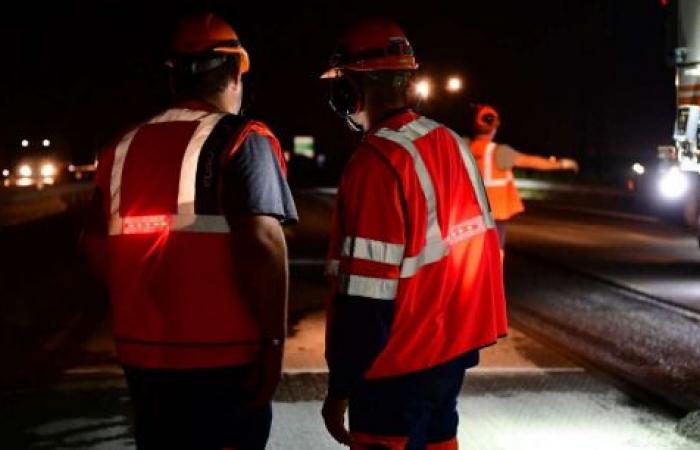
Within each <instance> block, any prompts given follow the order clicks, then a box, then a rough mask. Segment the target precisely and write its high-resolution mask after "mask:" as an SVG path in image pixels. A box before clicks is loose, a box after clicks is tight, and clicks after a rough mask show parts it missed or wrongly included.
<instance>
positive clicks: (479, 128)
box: [474, 105, 501, 134]
mask: <svg viewBox="0 0 700 450" xmlns="http://www.w3.org/2000/svg"><path fill="white" fill-rule="evenodd" d="M475 109H476V111H475V114H474V129H475V130H476V132H477V133H480V134H487V133H491V132H492V131H494V130H495V129H496V128H498V127H499V126H500V125H501V118H500V116H499V115H498V111H496V109H495V108H494V107H493V106H489V105H476V108H475Z"/></svg>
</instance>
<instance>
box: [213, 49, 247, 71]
mask: <svg viewBox="0 0 700 450" xmlns="http://www.w3.org/2000/svg"><path fill="white" fill-rule="evenodd" d="M212 51H214V52H216V53H223V54H226V55H239V56H240V71H241V73H247V72H248V71H249V70H250V57H249V56H248V52H247V51H246V50H245V49H244V48H243V47H240V46H238V47H214V48H213V49H212Z"/></svg>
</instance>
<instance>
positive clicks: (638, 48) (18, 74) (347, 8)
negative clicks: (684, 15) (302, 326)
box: [0, 0, 674, 173]
mask: <svg viewBox="0 0 700 450" xmlns="http://www.w3.org/2000/svg"><path fill="white" fill-rule="evenodd" d="M51 3H52V4H51V5H49V2H25V3H23V6H22V7H21V8H20V10H17V11H15V10H14V9H13V10H10V9H9V8H10V7H9V6H7V5H4V6H3V8H4V11H3V14H2V15H1V16H2V18H1V19H0V23H1V24H2V25H1V27H0V37H2V39H3V42H4V50H5V51H4V52H3V60H2V63H1V67H2V69H3V70H2V71H1V72H2V73H1V75H0V96H1V98H2V101H3V105H4V108H2V112H1V114H2V117H1V120H0V142H1V143H2V147H0V148H1V151H2V158H3V160H8V159H9V158H11V157H12V156H13V155H15V154H16V153H17V152H19V140H20V139H21V138H22V137H24V136H29V137H34V138H35V139H41V138H43V136H44V135H47V136H49V137H51V138H52V140H53V141H54V142H57V143H59V146H60V147H62V148H63V149H65V151H67V152H69V153H70V154H71V155H72V157H73V158H74V159H87V160H89V159H91V157H92V154H93V153H94V152H95V150H96V149H98V148H99V147H100V146H102V145H104V144H105V143H106V142H109V141H110V140H112V139H114V137H115V136H116V135H117V134H118V133H119V132H120V131H121V130H125V129H126V128H127V127H128V126H129V125H131V124H135V123H138V121H140V120H143V119H145V118H147V117H148V116H149V115H150V114H152V113H154V112H156V111H157V110H158V109H159V108H161V107H163V106H165V105H167V102H168V91H167V86H166V83H165V80H166V74H165V71H164V68H163V66H162V61H163V60H164V57H165V52H166V48H167V43H168V40H169V36H170V33H171V32H172V29H173V26H174V24H175V22H176V20H177V18H178V17H180V16H181V15H182V14H183V13H186V12H188V11H193V10H197V9H202V8H208V9H210V10H212V11H214V12H217V13H219V14H220V15H222V16H223V17H225V18H226V19H228V20H229V21H230V22H231V23H232V24H233V25H234V27H235V28H236V29H237V31H238V32H239V35H240V36H241V39H242V42H243V44H244V46H245V47H246V48H247V49H248V51H249V53H250V55H251V62H252V67H251V73H250V74H249V76H247V77H246V79H245V89H246V97H247V99H248V100H247V101H248V103H249V104H250V107H249V108H248V114H249V115H250V116H252V117H254V118H257V119H261V120H263V121H265V122H267V123H268V124H269V125H270V126H271V127H272V128H273V130H274V131H275V132H276V133H277V134H278V135H279V137H280V138H281V140H282V143H283V145H284V146H285V147H287V148H289V147H291V139H292V137H293V136H294V135H295V134H311V135H314V136H316V139H317V149H318V150H321V151H323V152H326V153H328V154H329V155H331V157H333V156H334V155H339V154H341V153H342V152H343V151H344V150H346V149H347V148H348V147H349V146H350V145H351V143H352V139H353V136H352V134H351V133H349V132H347V131H346V130H345V128H344V125H343V124H342V123H341V121H340V120H339V119H338V118H336V117H335V116H334V115H333V113H332V112H331V111H330V110H329V108H328V107H327V104H326V90H325V86H324V85H323V83H321V82H320V81H319V80H318V75H319V74H320V72H321V71H322V70H323V69H324V68H325V65H326V62H327V60H328V56H329V55H330V53H331V51H332V49H333V46H334V42H335V39H336V37H337V36H338V34H339V32H340V31H341V30H342V29H343V28H344V27H345V26H346V25H348V24H349V23H351V22H353V21H354V20H356V19H357V18H360V17H364V16H380V17H387V18H392V19H395V20H396V21H397V22H398V23H399V24H400V25H402V26H403V27H404V29H405V30H406V32H407V34H408V36H409V39H410V40H411V42H412V44H413V46H414V48H415V50H416V53H417V57H418V60H419V62H420V63H421V69H420V71H421V73H424V74H426V75H430V76H432V77H433V78H435V80H436V84H440V85H441V84H442V83H443V81H442V80H443V79H444V77H446V76H447V75H448V74H451V73H459V74H462V75H463V76H464V78H465V80H466V83H467V90H466V92H464V93H463V94H461V95H459V96H453V97H447V96H446V95H444V94H441V96H440V98H437V99H434V100H433V101H431V102H429V103H428V104H426V105H425V109H426V111H427V112H430V113H431V114H432V115H433V116H436V117H437V118H438V119H440V120H443V121H445V122H447V123H448V124H450V125H451V126H453V127H455V128H457V129H459V128H460V127H462V121H463V120H464V111H466V109H467V105H468V103H469V102H470V101H480V102H489V103H492V104H494V105H495V106H496V107H497V108H498V109H499V110H500V111H501V113H502V116H503V126H502V127H501V130H500V132H499V140H500V141H503V142H507V143H509V144H511V145H513V146H515V147H516V148H519V149H521V150H524V151H528V152H534V153H540V154H545V155H546V154H551V153H554V154H559V155H571V156H575V157H577V158H579V159H581V160H582V161H583V163H584V170H585V169H588V170H589V172H591V173H593V172H601V171H604V170H605V169H604V167H605V164H606V161H609V160H622V159H635V158H638V159H642V160H644V159H650V158H653V155H654V152H655V148H656V146H657V145H659V144H667V143H669V142H670V140H671V131H672V126H673V114H674V87H673V76H674V72H673V68H672V67H670V66H669V65H668V62H667V59H668V58H667V55H668V51H669V48H667V47H668V46H667V44H666V42H665V39H666V30H665V28H664V18H665V11H664V10H663V8H661V6H659V2H658V1H657V0H616V1H613V0H609V1H603V0H549V1H536V2H535V1H529V2H528V1H522V0H520V1H515V0H513V1H508V0H500V1H499V0H490V1H461V2H457V1H453V2H447V1H436V0H434V1H432V2H427V3H424V5H425V6H424V7H422V8H421V7H419V6H413V5H409V4H408V3H407V2H397V1H393V0H392V1H382V2H377V1H374V2H372V1H365V0H358V1H352V2H333V1H326V2H311V1H307V2H304V1H289V2H279V4H278V2H251V1H249V2H245V3H244V2H238V1H210V2H174V1H170V2H147V1H140V2H135V1H134V2H127V1H112V0H102V1H99V0H96V1H93V2H70V1H67V2H51ZM407 5H409V6H407Z"/></svg>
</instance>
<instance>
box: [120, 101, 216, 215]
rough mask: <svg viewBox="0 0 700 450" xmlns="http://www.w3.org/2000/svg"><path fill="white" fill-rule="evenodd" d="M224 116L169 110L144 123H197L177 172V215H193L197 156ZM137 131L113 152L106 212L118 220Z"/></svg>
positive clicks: (125, 137)
mask: <svg viewBox="0 0 700 450" xmlns="http://www.w3.org/2000/svg"><path fill="white" fill-rule="evenodd" d="M223 116H224V114H221V113H209V112H203V111H194V110H189V109H169V110H167V111H165V112H164V113H163V114H160V115H158V116H155V117H154V118H152V119H151V120H150V121H149V122H148V123H149V124H157V123H166V122H197V121H198V122H199V123H198V125H197V128H196V129H195V131H194V133H193V134H192V137H191V138H190V141H189V142H188V144H187V148H186V150H185V154H184V157H183V160H182V164H181V166H180V167H181V168H180V182H179V185H178V196H177V208H178V211H177V212H178V214H194V197H195V190H196V177H197V165H198V162H199V154H200V153H201V151H202V147H203V146H204V143H205V142H206V140H207V138H208V137H209V135H210V134H211V131H212V129H213V128H214V126H216V124H217V123H218V122H219V120H221V118H222V117H223ZM139 129H140V128H136V129H134V130H131V131H130V132H129V133H127V134H126V135H125V136H124V137H123V138H122V140H121V141H120V142H119V144H118V145H117V148H116V150H115V152H114V163H113V165H112V174H111V179H110V212H111V215H112V217H117V216H119V209H120V205H121V184H122V178H123V174H124V163H125V161H126V157H127V154H128V153H129V148H130V147H131V143H132V141H133V140H134V136H135V135H136V133H138V131H139Z"/></svg>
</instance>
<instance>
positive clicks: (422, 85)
mask: <svg viewBox="0 0 700 450" xmlns="http://www.w3.org/2000/svg"><path fill="white" fill-rule="evenodd" d="M415 89H416V95H417V96H418V97H420V98H421V99H423V100H425V99H426V98H428V97H430V82H429V81H428V80H420V81H418V82H417V83H416V87H415Z"/></svg>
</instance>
